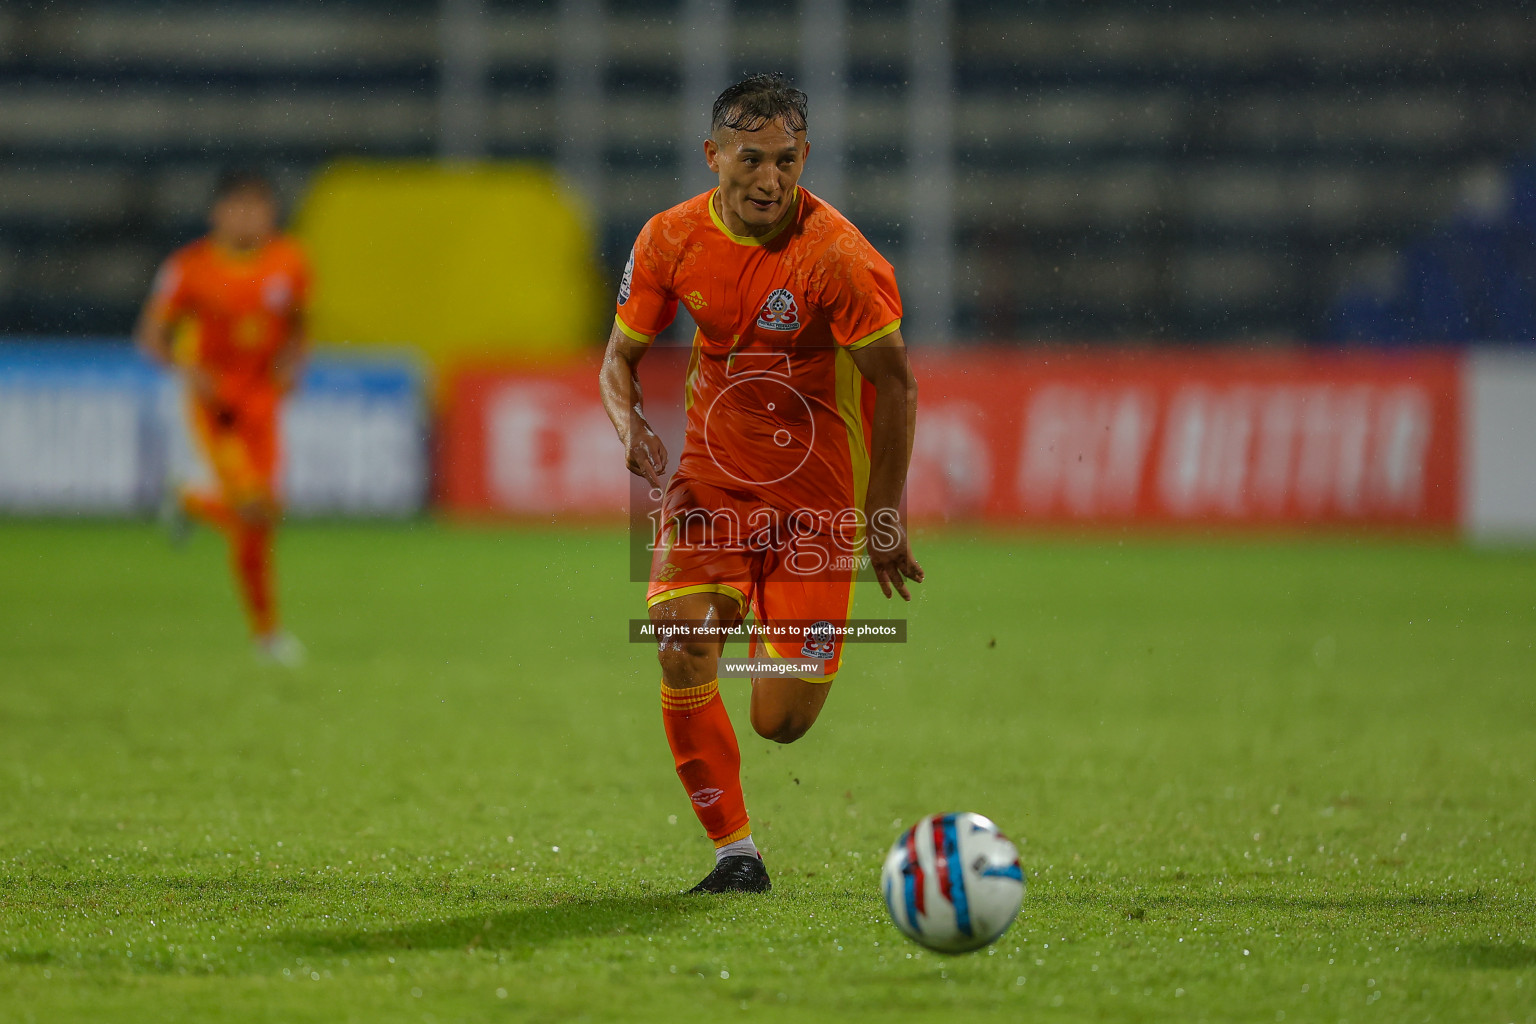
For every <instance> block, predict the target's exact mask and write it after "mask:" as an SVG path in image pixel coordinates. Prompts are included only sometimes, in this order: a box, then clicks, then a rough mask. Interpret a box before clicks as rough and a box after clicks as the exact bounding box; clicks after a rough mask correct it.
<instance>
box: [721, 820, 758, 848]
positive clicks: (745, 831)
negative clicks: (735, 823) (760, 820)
mask: <svg viewBox="0 0 1536 1024" xmlns="http://www.w3.org/2000/svg"><path fill="white" fill-rule="evenodd" d="M751 834H752V826H751V825H743V826H741V828H739V829H737V830H736V831H735V832H732V833H731V834H730V835H728V836H726V837H725V838H723V839H716V840H715V849H717V850H718V849H720V847H722V846H725V845H727V844H729V843H734V842H735V841H736V840H738V839H745V838H747V836H749V835H751Z"/></svg>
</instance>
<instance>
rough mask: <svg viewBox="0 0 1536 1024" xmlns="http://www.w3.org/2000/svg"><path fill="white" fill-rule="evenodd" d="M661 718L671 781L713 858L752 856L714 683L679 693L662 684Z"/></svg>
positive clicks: (734, 749)
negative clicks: (672, 767)
mask: <svg viewBox="0 0 1536 1024" xmlns="http://www.w3.org/2000/svg"><path fill="white" fill-rule="evenodd" d="M661 717H662V724H663V725H664V726H665V727H666V730H667V742H668V743H669V744H670V745H671V747H672V759H673V762H674V763H675V764H676V766H677V777H678V778H679V779H681V780H682V783H683V789H684V790H685V791H686V792H687V793H688V799H689V800H690V801H692V803H693V813H694V814H695V815H697V816H698V819H699V823H700V824H701V825H703V826H704V831H705V832H706V833H708V834H709V838H710V839H712V840H714V843H715V848H716V855H717V857H718V856H722V855H725V856H730V855H743V854H748V855H750V854H755V853H756V852H757V849H756V847H755V846H753V845H751V843H752V840H751V835H752V827H751V825H750V824H749V822H748V819H747V808H746V800H745V798H744V797H743V795H742V792H741V748H740V747H738V746H737V743H736V731H735V729H733V728H732V727H731V719H730V716H729V715H728V714H727V713H726V710H725V701H724V700H722V699H721V697H720V687H719V683H718V681H716V680H713V679H712V680H710V681H709V682H707V683H704V684H703V685H701V686H691V687H687V688H681V689H680V688H673V687H670V686H668V685H667V684H666V683H665V682H663V683H662V685H661Z"/></svg>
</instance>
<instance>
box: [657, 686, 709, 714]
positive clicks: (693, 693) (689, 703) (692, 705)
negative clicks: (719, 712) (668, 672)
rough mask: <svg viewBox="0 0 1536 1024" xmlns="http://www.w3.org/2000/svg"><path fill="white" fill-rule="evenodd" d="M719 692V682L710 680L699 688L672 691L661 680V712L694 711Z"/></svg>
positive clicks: (690, 687) (689, 687) (688, 687)
mask: <svg viewBox="0 0 1536 1024" xmlns="http://www.w3.org/2000/svg"><path fill="white" fill-rule="evenodd" d="M719 692H720V680H718V679H711V680H710V681H709V682H707V683H704V684H702V685H699V686H685V687H683V688H681V689H673V688H672V687H670V686H668V685H667V684H666V681H665V680H663V681H662V684H661V708H662V710H663V711H694V710H696V709H698V708H701V707H703V706H704V705H705V704H708V703H709V702H710V701H712V700H714V699H715V694H717V693H719Z"/></svg>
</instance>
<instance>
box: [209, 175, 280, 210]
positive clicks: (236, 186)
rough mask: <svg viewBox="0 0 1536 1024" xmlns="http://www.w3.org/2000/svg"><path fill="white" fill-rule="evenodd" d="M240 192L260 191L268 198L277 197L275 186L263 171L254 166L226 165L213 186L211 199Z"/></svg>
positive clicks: (216, 200)
mask: <svg viewBox="0 0 1536 1024" xmlns="http://www.w3.org/2000/svg"><path fill="white" fill-rule="evenodd" d="M240 192H260V193H262V194H263V195H265V196H266V197H267V198H268V199H272V200H275V199H276V198H277V187H276V186H275V185H273V184H272V179H271V178H270V177H268V176H267V174H266V173H265V172H264V171H261V170H259V169H257V168H255V167H226V168H225V169H224V170H222V171H220V172H219V180H218V181H217V182H216V183H215V184H214V186H213V201H214V202H218V201H219V200H221V199H228V198H229V197H230V196H232V195H235V194H237V193H240Z"/></svg>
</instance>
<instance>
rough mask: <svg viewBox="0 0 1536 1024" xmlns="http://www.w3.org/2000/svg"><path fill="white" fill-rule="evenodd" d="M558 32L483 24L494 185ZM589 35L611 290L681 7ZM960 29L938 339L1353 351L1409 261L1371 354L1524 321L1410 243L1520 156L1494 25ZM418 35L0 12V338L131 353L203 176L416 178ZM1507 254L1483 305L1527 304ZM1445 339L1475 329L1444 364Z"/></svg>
mask: <svg viewBox="0 0 1536 1024" xmlns="http://www.w3.org/2000/svg"><path fill="white" fill-rule="evenodd" d="M556 7H557V5H556V4H555V3H553V2H533V3H529V2H516V3H514V2H503V3H492V4H491V5H490V11H491V13H490V23H491V31H490V33H489V43H488V45H489V48H490V59H491V73H490V79H491V84H492V105H491V109H490V116H489V122H490V123H489V133H490V139H489V151H490V155H491V156H493V157H498V158H533V159H549V158H551V157H552V156H553V154H554V153H555V151H556V149H557V137H558V135H559V133H560V132H561V131H564V130H566V129H567V128H568V126H562V125H557V124H556V123H555V117H554V108H555V104H554V102H553V89H554V81H555V71H554V66H553V61H554V56H553V55H554V53H555V51H556V49H557V47H556V46H555V30H556V21H557V14H556ZM606 9H607V12H608V13H607V16H606V17H605V19H604V21H603V23H602V24H600V25H595V26H594V27H593V30H594V31H601V32H603V33H604V37H605V48H606V53H607V66H606V69H605V73H604V76H603V88H604V97H605V100H604V123H603V124H601V125H594V126H590V128H589V129H588V130H594V131H600V132H602V134H603V137H604V139H605V146H604V150H603V162H604V168H605V169H604V172H603V173H604V176H605V181H606V182H607V183H611V184H617V183H620V182H622V183H623V187H622V188H617V187H614V188H601V189H600V190H599V194H596V195H593V196H591V197H590V199H591V201H592V202H593V204H594V206H595V208H596V210H597V213H598V219H599V223H600V224H601V239H600V242H601V246H602V254H603V259H604V263H605V265H606V266H607V268H608V269H609V271H610V273H611V274H612V275H613V276H614V278H615V279H616V277H617V270H618V268H619V267H620V266H621V265H622V262H623V256H624V253H625V251H626V250H627V247H628V244H629V241H630V240H631V239H632V238H633V236H634V232H635V231H636V230H637V228H638V227H639V225H640V223H641V222H642V221H643V219H644V217H645V216H646V215H647V214H648V213H650V212H652V211H653V210H654V209H655V208H656V207H657V206H658V205H659V204H661V203H663V202H665V201H670V200H673V199H676V198H679V195H678V194H677V193H678V188H679V185H678V177H679V171H678V168H679V165H680V161H682V160H685V159H686V160H691V159H693V152H694V150H693V145H692V142H691V141H690V142H688V143H687V144H683V143H682V142H681V141H680V140H679V139H678V134H679V132H678V128H677V126H678V125H679V124H680V123H681V122H680V115H679V112H678V109H677V103H678V98H679V94H680V92H681V88H682V75H681V72H680V70H679V66H678V65H679V61H680V59H681V57H680V50H681V47H680V42H679V32H680V28H679V25H680V13H679V12H680V0H626V2H622V3H619V2H611V3H609V4H607V5H606ZM795 10H796V6H795V5H794V4H793V3H790V2H787V0H773V2H769V3H759V4H754V5H753V22H752V26H751V27H750V28H748V27H746V26H745V25H744V24H743V22H742V20H741V19H740V18H738V21H737V32H736V33H735V53H734V54H733V58H732V67H733V68H740V69H752V70H756V69H759V68H762V67H765V66H766V67H777V68H784V69H786V70H789V71H793V70H794V68H795V63H796V59H797V41H796V32H795V24H796V23H795V20H794V19H795ZM904 10H905V7H904V5H903V4H901V3H898V2H894V0H878V2H874V3H861V4H856V5H850V10H849V17H850V19H851V25H850V32H849V39H850V47H851V53H850V76H849V87H850V108H849V117H848V126H849V133H850V137H849V163H848V169H849V176H850V181H852V182H854V183H856V187H855V188H853V189H851V190H850V191H851V196H850V198H849V199H848V201H847V202H846V203H845V206H846V207H847V208H848V212H849V213H850V214H851V215H852V216H853V217H854V219H855V220H856V221H857V222H858V223H860V224H861V226H863V227H864V228H865V230H866V232H867V233H868V234H869V235H870V236H871V238H872V239H873V240H874V241H875V242H876V243H877V244H879V245H881V246H882V247H885V248H886V249H887V250H888V251H890V252H891V253H892V255H893V256H894V257H895V259H896V261H897V263H898V267H899V266H900V263H901V258H902V254H901V241H902V224H903V219H904V216H905V210H906V199H907V187H908V186H907V182H908V174H907V172H906V168H905V155H904V153H903V140H904V134H903V127H902V125H903V95H904V82H905V79H906V74H907V68H908V63H909V61H908V53H907V28H906V24H907V23H906V18H905V14H904ZM956 12H957V25H956V41H957V44H958V59H957V60H956V62H955V73H956V85H957V88H958V101H957V107H956V111H957V121H956V139H957V143H956V144H957V147H958V148H957V158H958V194H957V196H956V208H957V218H958V219H957V223H958V225H959V227H958V238H957V240H956V241H957V244H958V246H959V253H960V258H959V276H960V280H959V285H958V287H957V289H956V292H957V296H958V300H959V302H960V308H959V310H958V313H957V316H958V321H959V328H960V329H959V334H960V335H961V336H963V337H972V338H980V339H1006V340H1012V339H1035V338H1046V339H1077V338H1088V339H1096V338H1121V339H1148V340H1158V339H1173V340H1185V339H1202V338H1210V339H1223V338H1234V337H1245V338H1251V339H1275V340H1283V339H1292V338H1297V337H1310V336H1318V335H1326V336H1337V337H1363V336H1365V335H1366V334H1368V333H1370V330H1374V328H1370V329H1368V328H1367V327H1366V326H1361V325H1360V323H1358V322H1357V321H1361V318H1364V320H1369V319H1370V317H1371V316H1376V315H1377V314H1375V313H1371V312H1370V308H1371V307H1370V303H1369V302H1366V301H1364V300H1362V299H1361V298H1360V297H1359V296H1360V291H1359V288H1357V287H1353V286H1352V285H1351V282H1355V281H1358V280H1359V279H1360V278H1361V276H1362V275H1366V276H1369V274H1370V273H1371V271H1372V268H1373V267H1377V266H1379V265H1380V264H1381V263H1382V262H1383V260H1384V259H1385V257H1384V254H1389V253H1391V252H1393V251H1395V250H1397V249H1399V248H1403V247H1408V252H1407V255H1406V256H1405V257H1404V266H1405V273H1407V274H1408V275H1409V276H1411V277H1413V279H1414V280H1415V281H1422V282H1423V283H1422V287H1419V288H1418V290H1417V291H1416V292H1415V294H1417V295H1419V296H1420V298H1419V299H1416V300H1415V301H1418V302H1420V306H1418V307H1415V310H1414V312H1413V313H1412V314H1411V315H1408V314H1403V315H1401V316H1397V315H1396V314H1393V315H1394V316H1396V317H1397V318H1396V319H1393V320H1392V321H1391V322H1392V324H1393V325H1395V326H1393V327H1392V330H1395V331H1397V332H1398V334H1397V335H1393V337H1394V338H1396V337H1399V336H1401V337H1403V338H1406V337H1407V336H1409V335H1413V336H1415V337H1418V336H1420V335H1426V334H1427V335H1433V336H1436V337H1447V338H1449V337H1453V336H1455V337H1463V336H1482V334H1479V333H1478V332H1482V331H1484V330H1485V329H1486V330H1487V331H1492V332H1493V333H1501V332H1502V333H1503V334H1506V335H1507V334H1508V333H1509V332H1510V331H1513V330H1515V327H1514V326H1506V325H1514V324H1516V323H1525V324H1527V325H1529V322H1530V317H1531V313H1530V311H1529V308H1528V307H1529V304H1528V303H1527V306H1526V307H1522V308H1524V309H1525V312H1524V313H1523V314H1521V315H1523V316H1525V317H1526V320H1524V321H1519V320H1518V317H1515V316H1514V315H1513V314H1511V313H1508V312H1507V310H1508V308H1510V306H1509V303H1505V305H1504V306H1499V307H1498V309H1499V310H1505V312H1500V311H1497V310H1496V311H1492V312H1489V311H1484V310H1482V309H1481V307H1479V309H1478V310H1475V311H1473V310H1468V309H1465V308H1462V307H1459V306H1456V305H1455V304H1454V302H1453V301H1452V298H1453V297H1454V295H1460V292H1457V291H1456V288H1455V287H1453V285H1452V284H1448V283H1447V282H1448V281H1451V280H1452V279H1454V278H1455V277H1456V275H1463V276H1465V275H1467V274H1477V273H1484V272H1492V271H1490V270H1489V268H1490V267H1493V266H1494V264H1498V262H1499V261H1500V260H1506V261H1515V257H1516V256H1518V255H1519V253H1514V254H1512V253H1510V252H1509V251H1508V250H1509V246H1508V245H1507V244H1506V242H1507V241H1508V237H1512V236H1507V233H1506V234H1505V235H1500V234H1499V233H1498V232H1497V231H1494V232H1492V233H1488V232H1485V233H1484V234H1481V235H1480V234H1478V233H1477V231H1474V230H1472V229H1471V228H1468V229H1466V230H1463V229H1460V228H1457V229H1454V230H1452V231H1451V232H1450V234H1445V233H1444V232H1442V233H1441V234H1437V235H1434V236H1433V237H1432V238H1430V239H1427V240H1424V241H1420V242H1417V243H1415V242H1414V239H1418V238H1421V237H1422V236H1424V235H1425V234H1426V231H1427V230H1428V228H1429V227H1430V226H1431V225H1433V224H1435V223H1439V222H1441V221H1442V220H1443V219H1444V218H1445V217H1446V216H1448V215H1449V214H1450V212H1451V211H1453V210H1454V209H1455V207H1456V200H1457V196H1458V194H1459V191H1458V188H1459V184H1458V183H1459V182H1461V181H1463V180H1464V179H1465V178H1466V177H1467V176H1468V174H1469V173H1474V172H1479V171H1480V170H1482V169H1485V168H1489V167H1497V166H1503V165H1506V164H1508V163H1509V162H1510V161H1511V160H1512V159H1515V158H1516V156H1517V154H1520V153H1523V152H1525V151H1526V149H1527V148H1528V147H1529V146H1530V145H1531V143H1532V142H1533V141H1536V100H1533V99H1532V97H1533V96H1536V90H1533V89H1532V86H1533V84H1536V81H1533V80H1536V34H1533V33H1531V32H1530V31H1529V19H1528V12H1527V11H1526V10H1525V9H1524V5H1523V4H1522V3H1519V2H1516V0H1489V2H1484V3H1478V4H1465V3H1457V4H1450V3H1443V4H1416V5H1401V4H1398V5H1387V4H1382V3H1364V4H1352V5H1350V6H1349V7H1348V8H1335V7H1333V6H1331V5H1319V6H1316V7H1315V8H1314V7H1306V8H1303V7H1302V6H1301V5H1296V4H1283V5H1282V4H1279V3H1258V4H1245V5H1242V7H1241V9H1236V8H1232V7H1231V6H1230V5H1220V4H1197V5H1177V6H1174V7H1171V8H1170V7H1168V6H1164V5H1158V6H1156V7H1154V6H1152V5H1146V4H1130V3H1123V2H1119V3H1110V4H1096V5H1092V6H1091V8H1090V7H1088V6H1086V5H1079V4H1074V3H1067V2H1039V3H1030V4H1019V3H1006V2H1000V0H999V2H985V0H960V2H959V3H958V5H957V8H956ZM435 17H436V7H435V5H434V4H431V3H424V2H414V3H410V2H407V3H396V4H391V5H389V10H388V11H387V12H386V11H384V10H383V9H382V8H381V7H380V6H379V5H374V4H367V3H361V2H350V3H348V2H334V0H332V2H325V3H309V4H298V3H266V2H255V0H230V2H225V3H220V4H217V5H209V4H194V3H171V4H166V3H148V2H136V0H115V2H114V0H95V2H84V3H78V4H57V3H13V4H7V5H6V6H5V8H4V9H3V10H0V151H3V152H4V154H5V156H4V158H3V160H0V332H3V333H13V334H15V333H26V334H45V333H46V334H61V333H62V334H101V333H122V332H124V331H126V329H127V328H128V327H129V325H130V323H131V320H132V317H133V314H134V310H135V308H136V305H137V302H138V301H139V298H140V297H141V295H142V293H143V290H144V288H145V287H146V286H147V283H148V280H149V277H150V274H151V272H152V268H153V266H154V264H155V261H156V260H157V259H158V258H159V257H160V256H161V255H162V254H163V253H164V252H166V251H167V250H168V249H169V248H171V247H173V246H174V245H176V244H178V243H180V242H182V241H184V240H186V239H188V238H190V237H191V236H193V235H194V234H195V233H197V232H198V230H199V229H200V215H201V210H202V207H203V203H204V200H205V196H206V191H207V187H208V183H209V181H210V180H211V178H212V176H213V174H214V173H215V171H216V168H217V167H218V166H219V165H220V164H222V163H225V162H229V161H241V162H248V161H251V160H259V161H261V162H263V163H265V164H266V165H267V166H269V167H271V168H272V169H273V170H274V171H275V172H276V173H277V175H278V177H279V180H280V183H281V185H282V187H283V190H284V192H285V194H286V195H287V196H288V197H289V198H290V199H291V198H295V197H297V196H298V195H299V194H301V192H302V190H303V188H304V185H305V182H306V181H307V180H308V179H309V177H310V175H311V174H312V173H313V172H314V170H315V169H316V168H317V167H318V166H319V165H321V164H322V163H324V162H325V161H327V160H330V159H333V158H336V157H346V156H418V155H419V156H426V155H430V154H431V153H432V152H433V151H434V146H435V138H436V133H437V125H436V118H437V108H436V105H435V97H436V89H437V83H438V53H437V45H438V43H437V40H438V36H437V32H436V28H435ZM770 23H777V24H779V25H781V26H782V28H781V29H780V30H777V31H764V30H763V29H762V28H761V26H762V25H763V24H770ZM813 101H814V98H813ZM813 117H814V106H813ZM700 121H701V124H702V114H701V117H700ZM1522 173H1527V174H1528V173H1529V172H1522ZM808 183H809V184H810V185H811V187H812V188H814V187H815V175H814V167H813V169H812V171H811V172H810V174H809V177H808ZM1525 202H1527V208H1528V207H1529V203H1530V201H1529V200H1525ZM1526 216H1527V219H1526V220H1525V221H1522V222H1521V223H1529V216H1528V215H1526ZM1501 230H1502V229H1501ZM1510 230H1513V229H1510ZM1522 230H1528V229H1522ZM1469 232H1470V233H1469ZM1453 236H1454V239H1455V241H1450V240H1448V239H1452V238H1453ZM1485 236H1486V237H1485ZM1522 237H1528V236H1522ZM1472 239H1481V241H1474V240H1472ZM1500 239H1503V241H1500ZM1501 246H1502V248H1501ZM1526 253H1527V255H1525V256H1523V257H1522V258H1523V260H1524V262H1523V263H1520V264H1519V266H1521V267H1523V268H1524V269H1523V270H1520V271H1518V272H1516V271H1510V272H1509V273H1504V276H1503V277H1500V278H1499V280H1501V281H1503V282H1504V285H1503V286H1509V281H1510V280H1512V277H1511V274H1514V275H1515V276H1518V273H1524V274H1526V275H1527V276H1526V278H1524V280H1529V273H1530V262H1531V260H1530V257H1529V255H1528V249H1527V250H1526ZM1478 261H1483V262H1478ZM1488 261H1493V262H1492V263H1490V262H1488ZM1516 262H1518V261H1516ZM1510 265H1511V266H1513V265H1514V263H1513V262H1512V263H1511V264H1510ZM1500 273H1503V272H1502V271H1500ZM1510 287H1512V286H1510ZM1341 289H1342V290H1343V291H1344V292H1345V296H1346V297H1345V298H1344V299H1343V300H1341V301H1340V302H1338V303H1336V301H1335V300H1336V297H1337V296H1338V295H1339V294H1340V292H1341ZM1453 293H1454V295H1453ZM1457 301H1460V300H1457ZM1511 302H1513V300H1511ZM1496 304H1497V303H1496ZM1381 315H1385V314H1381ZM1458 317H1460V318H1461V322H1463V323H1465V322H1467V321H1468V319H1469V318H1471V319H1476V320H1477V322H1478V324H1479V325H1483V324H1490V325H1493V326H1489V327H1486V328H1485V327H1484V326H1479V327H1477V329H1476V330H1475V331H1473V332H1472V333H1471V334H1466V333H1465V332H1463V333H1461V334H1458V333H1457V332H1456V331H1455V330H1453V329H1452V328H1453V327H1454V325H1455V324H1456V322H1457V318H1458ZM1389 319H1390V318H1389ZM1361 322H1363V321H1361ZM1495 327H1497V330H1495V329H1494V328H1495ZM1520 329H1521V330H1527V328H1520ZM1388 333H1390V332H1388ZM1526 336H1529V333H1528V331H1527V334H1526Z"/></svg>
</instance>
